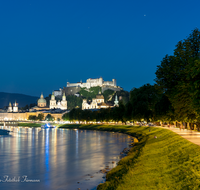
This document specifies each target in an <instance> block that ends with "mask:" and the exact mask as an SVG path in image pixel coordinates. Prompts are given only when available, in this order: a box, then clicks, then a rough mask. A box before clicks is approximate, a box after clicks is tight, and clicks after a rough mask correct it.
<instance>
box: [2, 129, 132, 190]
mask: <svg viewBox="0 0 200 190" xmlns="http://www.w3.org/2000/svg"><path fill="white" fill-rule="evenodd" d="M1 128H3V127H1ZM6 129H10V130H11V131H13V132H12V133H11V135H8V136H0V189H1V190H5V189H29V190H32V189H34V190H35V189H36V188H37V190H39V189H44V190H46V189H50V190H51V189H67V190H68V189H69V190H73V189H77V188H81V189H96V186H97V185H98V184H99V183H101V182H103V178H102V177H103V174H101V173H98V171H99V170H101V169H104V168H105V166H107V165H109V167H111V168H112V167H115V166H116V162H118V161H119V159H120V156H119V153H120V152H121V151H122V150H123V149H124V148H125V147H128V144H129V143H130V137H129V136H127V135H125V134H120V133H110V132H101V131H86V130H71V129H70V130H69V129H40V128H22V127H12V128H9V127H7V128H6ZM112 161H114V162H115V163H114V164H112ZM88 174H90V176H94V177H93V178H91V177H90V176H88ZM78 182H79V183H78Z"/></svg>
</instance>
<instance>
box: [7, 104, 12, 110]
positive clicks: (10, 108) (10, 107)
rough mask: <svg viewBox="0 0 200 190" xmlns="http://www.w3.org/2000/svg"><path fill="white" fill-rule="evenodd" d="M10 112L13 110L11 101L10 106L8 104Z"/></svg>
mask: <svg viewBox="0 0 200 190" xmlns="http://www.w3.org/2000/svg"><path fill="white" fill-rule="evenodd" d="M8 112H12V104H11V102H10V103H9V106H8Z"/></svg>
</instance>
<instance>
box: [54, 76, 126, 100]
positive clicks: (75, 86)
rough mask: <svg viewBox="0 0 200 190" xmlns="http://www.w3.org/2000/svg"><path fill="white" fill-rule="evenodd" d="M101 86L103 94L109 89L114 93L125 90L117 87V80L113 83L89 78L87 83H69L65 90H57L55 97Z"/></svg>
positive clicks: (113, 80)
mask: <svg viewBox="0 0 200 190" xmlns="http://www.w3.org/2000/svg"><path fill="white" fill-rule="evenodd" d="M96 86H100V87H101V88H102V92H104V91H105V90H107V89H111V90H113V91H120V90H123V89H122V88H121V87H119V86H117V81H116V79H112V81H104V80H103V78H102V77H100V78H96V79H92V78H89V79H87V80H86V82H85V83H83V82H82V81H80V82H77V83H70V82H67V86H66V87H63V89H61V88H60V89H59V90H55V91H54V95H55V96H61V95H62V94H63V92H65V94H66V95H74V94H76V93H78V92H79V91H80V90H81V88H87V89H89V88H91V87H96Z"/></svg>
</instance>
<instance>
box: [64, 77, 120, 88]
mask: <svg viewBox="0 0 200 190" xmlns="http://www.w3.org/2000/svg"><path fill="white" fill-rule="evenodd" d="M76 86H77V87H81V88H91V87H95V86H100V87H103V86H112V87H117V83H116V79H112V81H104V80H103V78H102V77H100V78H97V79H91V78H89V79H87V80H86V83H82V82H78V83H69V82H67V87H76Z"/></svg>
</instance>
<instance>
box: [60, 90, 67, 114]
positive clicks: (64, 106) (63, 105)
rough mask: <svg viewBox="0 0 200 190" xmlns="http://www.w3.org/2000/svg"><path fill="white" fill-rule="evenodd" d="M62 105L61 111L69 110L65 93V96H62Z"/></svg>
mask: <svg viewBox="0 0 200 190" xmlns="http://www.w3.org/2000/svg"><path fill="white" fill-rule="evenodd" d="M61 105H62V108H61V109H63V110H66V109H67V100H66V96H65V92H64V93H63V96H62V101H61Z"/></svg>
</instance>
